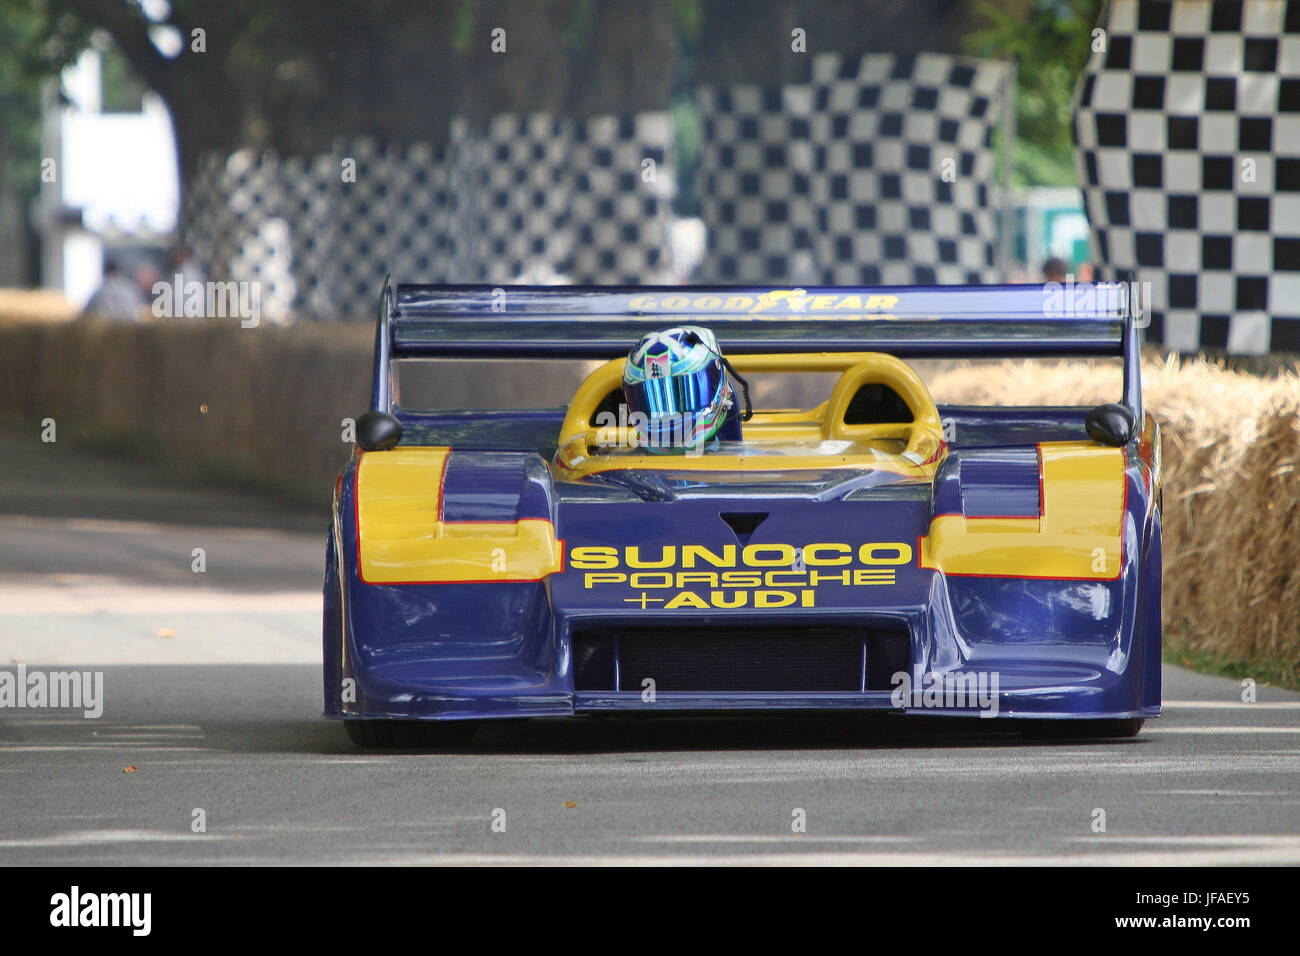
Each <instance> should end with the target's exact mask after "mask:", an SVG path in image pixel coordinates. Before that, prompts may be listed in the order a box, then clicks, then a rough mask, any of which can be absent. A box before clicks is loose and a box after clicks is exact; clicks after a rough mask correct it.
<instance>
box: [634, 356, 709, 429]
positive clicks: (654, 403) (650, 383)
mask: <svg viewBox="0 0 1300 956" xmlns="http://www.w3.org/2000/svg"><path fill="white" fill-rule="evenodd" d="M725 374H726V373H725V372H724V371H723V369H722V368H721V365H720V363H718V362H710V363H709V364H708V365H706V366H704V368H701V369H697V370H696V371H694V372H683V373H678V374H675V375H665V376H663V377H661V378H648V379H646V380H645V381H642V382H624V383H623V393H624V395H625V396H626V398H627V404H628V407H629V408H630V409H631V410H632V411H633V412H640V413H641V414H642V415H645V416H646V417H647V418H648V419H650V420H651V421H653V420H654V419H656V418H661V417H664V416H667V415H677V416H684V417H691V416H693V415H695V414H696V413H697V412H700V411H702V410H704V409H706V408H708V407H709V406H710V405H712V404H714V402H715V400H716V399H717V395H718V390H719V389H720V388H721V387H722V382H723V378H724V377H725Z"/></svg>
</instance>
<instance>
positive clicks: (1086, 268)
mask: <svg viewBox="0 0 1300 956" xmlns="http://www.w3.org/2000/svg"><path fill="white" fill-rule="evenodd" d="M1095 278H1097V272H1096V270H1095V269H1093V267H1092V263H1091V262H1080V263H1079V273H1078V276H1077V281H1079V282H1091V281H1093V279H1095Z"/></svg>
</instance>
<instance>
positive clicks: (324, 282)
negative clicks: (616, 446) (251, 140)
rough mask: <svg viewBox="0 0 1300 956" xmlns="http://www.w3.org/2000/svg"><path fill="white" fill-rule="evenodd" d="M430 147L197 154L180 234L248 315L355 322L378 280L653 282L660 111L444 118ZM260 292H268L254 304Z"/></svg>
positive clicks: (658, 246) (657, 269)
mask: <svg viewBox="0 0 1300 956" xmlns="http://www.w3.org/2000/svg"><path fill="white" fill-rule="evenodd" d="M449 133H450V135H449V138H448V142H447V144H446V146H445V147H434V146H431V145H430V144H428V143H408V144H402V145H390V144H385V143H379V142H375V141H374V140H371V139H367V138H357V139H349V140H339V141H337V142H336V143H335V144H334V145H333V148H332V149H331V151H330V152H329V153H326V154H320V155H317V156H314V157H311V158H309V159H302V158H297V157H288V158H285V159H281V158H280V157H278V156H277V155H276V154H274V153H273V152H267V153H264V154H261V155H260V156H259V155H257V154H254V153H252V152H251V151H240V152H238V153H235V154H232V155H231V156H229V157H218V156H206V157H204V158H203V160H202V161H201V163H200V166H199V170H198V174H197V175H196V177H195V179H194V181H193V182H192V183H191V184H190V188H189V190H188V192H187V197H186V207H185V214H184V217H183V233H184V235H185V237H186V242H187V244H188V245H190V246H191V247H192V248H193V249H194V251H195V254H196V255H197V257H198V258H199V260H200V261H201V262H202V263H203V264H204V265H205V266H206V267H207V268H208V270H209V271H210V272H211V274H212V275H213V277H215V278H221V279H236V280H240V281H260V282H262V283H263V302H264V306H263V313H264V314H266V315H268V317H270V316H274V317H287V316H288V315H289V314H290V311H292V312H294V313H297V314H300V315H312V316H319V317H329V318H337V317H345V318H352V317H359V316H367V317H368V316H370V315H371V314H372V313H373V311H374V307H375V302H376V301H377V295H378V289H379V287H380V284H381V283H382V282H383V279H384V276H385V275H386V274H388V273H390V272H391V273H392V274H393V275H394V276H398V277H401V278H403V279H413V280H416V281H423V282H435V283H473V282H501V283H508V282H526V283H542V284H545V283H550V282H563V281H572V282H579V283H592V284H601V283H610V284H620V283H621V284H635V283H653V282H656V281H664V278H665V275H664V273H665V270H666V268H667V260H668V256H667V252H666V238H667V230H668V221H669V218H670V216H671V211H670V206H671V199H672V173H671V169H670V168H669V162H670V154H671V147H672V124H671V122H670V119H669V117H668V115H667V114H664V113H642V114H639V115H637V116H634V117H615V116H601V117H593V118H589V119H585V120H568V119H557V118H555V117H553V116H551V115H549V114H544V113H534V114H527V115H515V114H503V115H497V116H493V117H491V118H490V119H489V120H488V121H487V122H485V123H482V124H474V123H471V122H469V121H468V120H465V119H456V120H453V121H452V124H451V128H450V130H449ZM268 297H269V299H268Z"/></svg>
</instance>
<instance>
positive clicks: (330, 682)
mask: <svg viewBox="0 0 1300 956" xmlns="http://www.w3.org/2000/svg"><path fill="white" fill-rule="evenodd" d="M1131 301H1132V297H1130V296H1129V295H1128V294H1127V289H1126V287H1125V285H1124V284H1120V283H1116V284H1108V285H1101V286H1097V287H1093V288H1091V289H1090V290H1089V292H1088V294H1087V295H1081V296H1073V297H1071V296H1068V295H1067V296H1066V298H1065V300H1064V301H1062V300H1061V296H1060V295H1059V294H1057V295H1056V298H1055V300H1053V298H1052V295H1051V294H1049V293H1046V292H1045V290H1044V289H1043V287H1040V286H983V287H962V288H958V287H951V288H949V287H934V288H902V287H899V288H870V289H867V288H829V287H821V288H813V287H810V288H806V289H779V290H772V289H752V288H740V287H713V288H706V287H689V288H685V287H673V288H668V287H655V288H581V287H569V288H554V287H549V288H539V287H504V288H502V287H497V288H493V287H487V286H423V285H395V286H394V285H386V286H385V289H384V292H383V295H382V300H381V307H380V316H379V322H378V330H377V336H376V342H375V378H374V389H373V395H372V400H371V408H370V411H369V412H368V413H367V414H365V415H363V416H362V417H361V418H360V419H359V420H358V422H357V449H356V451H355V453H354V455H353V457H352V459H351V460H350V461H349V462H348V463H347V465H346V467H344V469H343V471H342V473H341V475H340V476H339V479H338V481H337V483H336V486H335V493H334V509H333V524H332V528H331V532H330V535H329V540H328V544H327V551H326V569H325V588H324V596H325V611H324V696H325V715H326V716H327V717H331V718H336V719H342V720H343V722H344V725H345V727H346V728H347V730H348V733H349V735H350V736H351V738H352V739H353V740H354V741H356V742H357V743H358V744H361V745H365V746H387V745H395V744H402V743H403V742H404V741H406V740H408V739H410V738H409V731H410V729H411V728H412V727H416V726H419V727H422V728H426V729H427V728H435V732H436V733H438V734H441V735H443V736H444V737H445V738H446V739H448V740H463V739H465V738H466V737H467V736H468V734H470V733H471V732H472V729H473V728H474V726H475V725H476V724H477V722H478V721H481V720H487V719H505V718H531V717H556V716H570V715H580V714H599V713H620V712H638V713H681V712H713V711H749V712H774V711H782V712H795V711H822V710H854V711H862V710H880V711H893V712H898V713H906V714H941V715H947V716H969V717H996V718H1002V719H1004V720H1006V721H1011V722H1019V723H1014V724H1012V726H1017V727H1024V728H1034V729H1035V730H1037V731H1041V730H1043V729H1044V728H1047V729H1049V730H1050V729H1053V728H1056V729H1059V730H1061V731H1063V732H1064V733H1066V734H1067V735H1079V736H1129V735H1132V734H1136V733H1137V732H1138V730H1139V728H1140V727H1141V724H1142V721H1143V719H1144V718H1147V717H1154V716H1158V714H1159V712H1160V628H1161V623H1160V622H1161V617H1160V580H1161V550H1160V539H1161V514H1160V438H1159V430H1158V427H1157V425H1156V422H1155V421H1154V420H1153V419H1152V418H1151V416H1150V415H1148V414H1146V413H1144V411H1143V408H1142V395H1141V380H1140V374H1139V364H1138V358H1139V352H1138V342H1139V333H1138V325H1139V322H1138V318H1137V316H1136V314H1135V309H1134V308H1133V307H1132V306H1131V304H1130V303H1131ZM1030 356H1032V357H1037V356H1114V357H1116V358H1117V359H1118V360H1120V361H1122V362H1123V365H1124V387H1123V395H1122V396H1120V400H1119V401H1118V402H1116V403H1115V404H1108V405H1101V406H1098V407H1096V408H1077V407H1008V408H995V407H969V406H963V407H956V406H936V404H935V402H934V400H933V399H932V398H931V396H930V392H929V390H928V389H927V387H926V385H925V383H924V382H923V381H922V380H921V378H920V377H919V376H918V374H917V372H916V371H915V370H914V369H913V368H912V367H911V366H909V365H908V360H920V359H952V358H996V357H1030ZM426 358H444V359H445V358H464V359H474V358H495V359H506V358H509V359H529V360H536V361H538V362H541V361H546V360H548V359H584V360H600V364H595V365H594V367H593V370H591V371H590V373H589V374H588V375H587V376H586V379H585V381H583V382H582V384H581V385H580V387H578V389H577V391H576V394H574V395H573V398H572V401H571V402H570V403H569V404H568V406H567V408H556V409H550V410H548V409H542V410H538V409H520V410H508V409H507V410H491V411H472V412H468V411H460V412H433V411H419V410H415V409H408V408H405V407H403V406H401V405H400V404H399V402H398V401H397V396H396V394H395V384H394V379H395V377H394V365H395V364H396V363H399V362H403V361H407V360H417V359H426ZM810 372H812V373H822V375H821V377H820V380H822V381H832V380H833V384H831V385H830V387H829V390H828V392H826V394H825V395H824V400H821V401H820V402H818V403H817V404H815V405H813V407H807V408H787V407H782V408H764V407H761V403H759V407H754V406H753V403H752V402H751V396H750V388H749V379H750V378H751V377H762V378H764V379H765V380H771V379H773V378H779V377H781V376H786V375H794V374H796V373H810ZM826 373H829V376H828V375H827V374H826ZM669 425H671V426H672V427H671V428H669V427H668V426H669ZM999 726H1002V725H999Z"/></svg>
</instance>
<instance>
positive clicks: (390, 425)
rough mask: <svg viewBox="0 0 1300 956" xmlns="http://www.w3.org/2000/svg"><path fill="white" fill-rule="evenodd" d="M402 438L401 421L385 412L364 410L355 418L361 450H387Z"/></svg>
mask: <svg viewBox="0 0 1300 956" xmlns="http://www.w3.org/2000/svg"><path fill="white" fill-rule="evenodd" d="M401 440H402V423H401V422H399V421H398V420H397V419H396V418H394V417H393V416H392V415H390V414H388V413H387V412H366V413H365V414H364V415H362V416H361V417H360V418H358V419H357V444H358V445H360V446H361V450H362V451H388V449H390V448H392V447H393V446H394V445H396V444H397V443H398V442H399V441H401Z"/></svg>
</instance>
